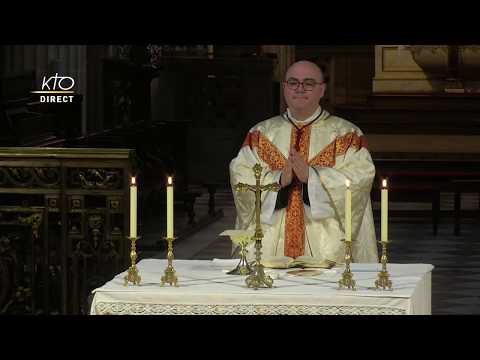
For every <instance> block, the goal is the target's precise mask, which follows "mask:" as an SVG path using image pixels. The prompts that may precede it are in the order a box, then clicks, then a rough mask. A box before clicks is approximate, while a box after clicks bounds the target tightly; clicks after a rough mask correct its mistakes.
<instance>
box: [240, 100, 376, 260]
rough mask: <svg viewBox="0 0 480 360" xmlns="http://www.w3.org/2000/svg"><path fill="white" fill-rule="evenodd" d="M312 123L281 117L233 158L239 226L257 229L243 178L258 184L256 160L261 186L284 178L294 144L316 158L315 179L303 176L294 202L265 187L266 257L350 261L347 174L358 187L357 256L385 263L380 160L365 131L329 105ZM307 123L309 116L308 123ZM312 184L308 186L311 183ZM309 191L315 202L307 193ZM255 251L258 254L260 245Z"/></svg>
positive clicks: (258, 128)
mask: <svg viewBox="0 0 480 360" xmlns="http://www.w3.org/2000/svg"><path fill="white" fill-rule="evenodd" d="M319 114H320V115H319V117H318V118H317V119H316V120H315V121H313V122H305V123H307V124H308V125H304V126H302V125H298V124H299V123H298V122H297V123H296V126H295V125H293V124H292V122H290V121H289V120H287V119H286V117H282V116H275V117H273V118H270V119H268V120H265V121H262V122H261V123H259V124H257V125H255V126H254V127H253V128H252V129H251V130H250V131H249V133H248V134H247V137H246V139H245V141H244V143H243V145H242V148H241V149H240V151H239V153H238V155H237V157H236V158H234V159H233V160H232V161H231V163H230V182H231V186H232V192H233V195H234V200H235V206H236V210H237V218H236V223H235V227H236V228H237V229H242V230H247V229H249V230H253V229H255V195H254V193H253V192H251V191H247V192H237V191H235V188H234V186H235V185H236V184H237V183H239V182H242V183H247V184H255V176H254V173H253V170H252V168H253V166H254V165H255V164H256V163H259V164H260V165H261V166H262V167H263V172H262V177H261V184H270V183H273V182H279V181H280V175H281V172H282V169H283V167H284V166H285V163H286V160H287V158H288V154H289V151H290V149H291V148H295V149H296V150H297V151H298V152H299V153H300V154H301V155H302V156H303V158H304V159H305V160H306V161H307V162H308V164H309V166H310V169H309V177H308V183H307V184H302V183H301V182H300V181H299V180H298V179H297V178H296V177H294V180H292V184H291V187H290V188H289V194H288V205H286V206H285V207H284V208H278V209H275V208H276V206H275V205H276V203H277V196H278V193H277V192H273V191H272V192H263V193H262V212H261V216H260V221H261V223H262V230H263V233H264V238H263V241H262V256H290V257H298V256H301V255H307V256H313V257H317V258H321V259H326V260H332V261H335V262H337V263H343V262H344V256H345V247H344V243H343V242H342V241H341V240H342V239H344V238H345V232H344V219H345V211H344V204H345V180H346V179H349V180H350V182H351V185H350V188H351V190H352V240H354V241H353V254H352V257H353V261H354V262H377V261H378V254H377V245H376V236H375V227H374V222H373V214H372V206H371V202H370V190H371V187H372V182H373V179H374V177H375V166H374V164H373V162H372V158H371V156H370V153H369V151H368V149H367V148H366V142H365V139H364V136H363V133H362V132H361V130H360V129H359V128H358V127H357V126H355V125H353V124H352V123H350V122H348V121H346V120H344V119H341V118H339V117H336V116H333V115H330V114H329V113H328V112H327V111H326V110H323V111H322V112H319ZM302 123H303V122H302ZM305 187H306V189H305ZM306 191H307V192H308V199H309V203H310V204H309V205H307V204H305V202H304V198H303V194H304V193H305V192H306ZM248 250H249V252H248V257H249V259H254V256H255V253H254V244H252V245H251V246H250V247H249V249H248Z"/></svg>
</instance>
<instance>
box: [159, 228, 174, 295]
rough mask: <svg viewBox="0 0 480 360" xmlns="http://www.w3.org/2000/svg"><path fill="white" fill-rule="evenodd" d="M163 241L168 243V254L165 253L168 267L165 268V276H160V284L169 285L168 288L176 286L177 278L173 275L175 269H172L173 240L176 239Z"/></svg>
mask: <svg viewBox="0 0 480 360" xmlns="http://www.w3.org/2000/svg"><path fill="white" fill-rule="evenodd" d="M164 239H165V240H167V243H168V253H167V259H168V265H167V268H166V269H165V274H164V275H163V276H162V283H161V285H162V286H163V285H165V283H168V284H170V286H171V285H172V284H173V285H174V286H178V285H177V281H178V279H177V276H176V275H175V269H174V268H173V240H175V239H176V237H175V236H174V237H171V238H169V237H164Z"/></svg>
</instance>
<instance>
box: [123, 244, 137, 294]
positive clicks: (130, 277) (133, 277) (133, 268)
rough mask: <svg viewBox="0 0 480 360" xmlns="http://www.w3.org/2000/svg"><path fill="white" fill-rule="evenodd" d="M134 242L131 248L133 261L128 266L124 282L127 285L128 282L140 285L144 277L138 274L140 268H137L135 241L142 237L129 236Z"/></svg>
mask: <svg viewBox="0 0 480 360" xmlns="http://www.w3.org/2000/svg"><path fill="white" fill-rule="evenodd" d="M127 239H129V240H130V241H131V242H132V249H131V250H130V260H131V262H132V265H130V267H129V268H128V273H127V275H125V277H124V279H125V283H124V284H123V285H124V286H127V284H128V283H130V282H131V283H133V285H140V281H141V280H142V278H141V277H140V275H138V269H137V265H136V263H137V251H136V247H135V242H136V241H137V240H138V239H140V237H139V236H138V237H127Z"/></svg>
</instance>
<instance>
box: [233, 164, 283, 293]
mask: <svg viewBox="0 0 480 360" xmlns="http://www.w3.org/2000/svg"><path fill="white" fill-rule="evenodd" d="M253 172H254V174H255V180H256V184H255V185H249V184H244V183H238V184H237V185H235V190H236V191H252V192H253V193H255V225H256V226H255V234H254V235H253V239H254V240H255V266H254V268H253V272H252V273H251V274H250V275H249V276H248V277H247V278H246V280H245V282H246V283H247V287H249V288H254V289H255V290H257V289H258V288H260V287H269V288H271V287H272V285H273V279H272V278H271V277H270V276H268V275H266V274H265V272H264V271H263V265H262V264H261V259H262V256H261V255H262V251H261V249H262V239H263V231H262V226H261V225H260V211H261V208H262V197H261V196H262V192H263V191H279V190H280V184H279V183H272V184H268V185H260V176H261V175H262V166H261V165H260V164H255V165H254V166H253Z"/></svg>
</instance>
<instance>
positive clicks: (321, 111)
mask: <svg viewBox="0 0 480 360" xmlns="http://www.w3.org/2000/svg"><path fill="white" fill-rule="evenodd" d="M322 113H323V109H322V108H321V107H320V106H319V107H317V110H315V112H314V113H313V114H312V115H310V116H309V117H308V118H306V119H305V120H297V119H295V118H294V117H293V115H292V112H291V111H290V109H289V108H287V113H286V116H287V119H289V120H291V121H293V122H295V123H298V124H300V125H303V124H308V123H309V122H310V121H313V120H316V118H317V117H318V116H319V115H320V114H322Z"/></svg>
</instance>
